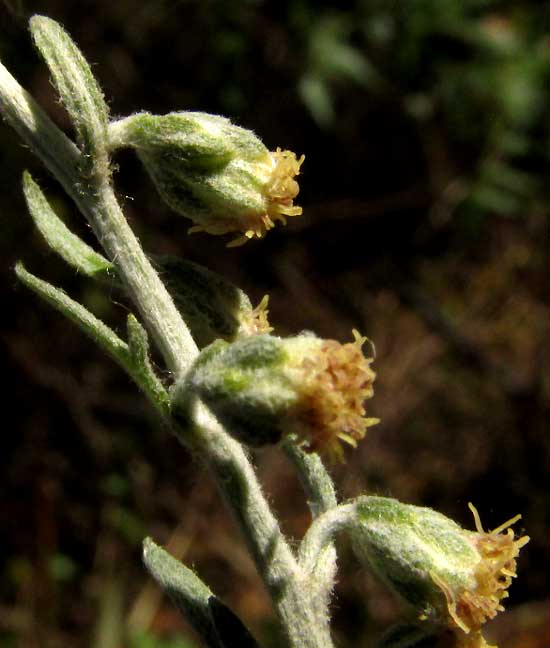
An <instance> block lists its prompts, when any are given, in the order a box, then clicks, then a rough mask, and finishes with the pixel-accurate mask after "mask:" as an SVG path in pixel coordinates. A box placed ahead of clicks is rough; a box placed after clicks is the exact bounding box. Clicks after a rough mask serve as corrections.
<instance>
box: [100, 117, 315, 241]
mask: <svg viewBox="0 0 550 648" xmlns="http://www.w3.org/2000/svg"><path fill="white" fill-rule="evenodd" d="M109 132H110V145H111V147H112V148H113V149H114V148H117V147H125V146H126V147H131V148H133V149H135V151H136V152H137V154H138V156H139V158H140V159H141V161H142V162H143V164H144V166H145V169H146V170H147V172H148V173H149V175H150V176H151V178H152V180H153V182H154V183H155V185H156V187H157V189H158V191H159V193H160V196H161V197H162V199H163V200H164V201H165V202H166V203H167V204H168V205H169V206H170V207H171V208H172V209H174V210H175V211H177V212H179V213H180V214H183V215H184V216H186V217H187V218H189V219H191V220H192V221H193V222H194V225H193V227H191V228H190V229H189V232H208V233H209V234H229V233H237V234H238V235H239V236H238V237H237V238H236V239H234V240H233V241H231V242H230V243H229V246H237V245H242V244H243V243H246V241H249V240H250V239H252V238H262V237H263V236H264V235H265V233H266V232H267V231H269V230H270V229H272V228H273V227H274V226H275V223H276V222H277V221H280V222H282V223H283V224H284V223H286V219H287V217H289V216H299V215H300V214H301V213H302V208H301V207H297V206H296V205H294V204H293V201H294V199H295V198H296V196H297V195H298V191H299V186H298V183H297V182H296V180H295V177H296V176H297V175H298V174H299V173H300V167H301V165H302V163H303V161H304V156H303V155H302V156H301V157H300V158H298V159H297V158H296V155H295V154H294V153H292V152H291V151H282V150H281V149H279V148H278V149H277V150H276V151H274V152H270V151H269V150H268V149H267V148H266V147H265V146H264V144H263V143H262V142H261V140H260V139H259V138H258V137H257V136H256V135H255V134H254V133H253V132H252V131H250V130H247V129H245V128H241V127H239V126H236V125H235V124H232V123H231V122H230V121H229V120H228V119H226V118H225V117H219V116H217V115H209V114H207V113H200V112H176V113H169V114H167V115H151V114H149V113H138V114H136V115H131V116H130V117H126V118H125V119H121V120H119V121H117V122H114V123H112V124H111V126H110V130H109Z"/></svg>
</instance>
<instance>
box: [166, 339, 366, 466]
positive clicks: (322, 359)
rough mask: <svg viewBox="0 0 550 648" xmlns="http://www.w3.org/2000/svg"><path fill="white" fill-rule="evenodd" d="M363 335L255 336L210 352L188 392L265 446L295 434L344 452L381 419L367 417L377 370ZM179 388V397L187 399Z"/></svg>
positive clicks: (334, 453) (247, 439)
mask: <svg viewBox="0 0 550 648" xmlns="http://www.w3.org/2000/svg"><path fill="white" fill-rule="evenodd" d="M363 343H364V338H361V337H360V336H359V335H358V334H356V338H355V341H354V342H352V343H348V344H340V343H339V342H336V341H335V340H323V339H320V338H317V337H315V336H314V335H312V334H302V335H298V336H296V337H293V338H286V339H282V338H279V337H275V336H272V335H256V336H254V337H249V338H245V339H242V340H239V341H237V342H234V343H232V344H229V345H226V344H223V343H219V342H218V343H214V344H213V345H211V346H210V347H208V348H207V349H205V350H204V351H203V353H202V354H201V356H200V357H199V359H198V360H197V362H196V364H195V367H194V368H193V369H192V370H191V374H190V378H188V382H187V384H186V385H182V387H181V389H183V390H185V389H186V388H191V389H192V390H194V391H195V393H196V394H197V395H198V396H199V397H200V398H201V399H202V400H203V401H204V402H205V403H206V404H207V405H208V406H209V407H210V409H211V410H212V411H213V413H214V414H215V415H216V416H217V417H218V418H219V419H220V421H221V422H222V423H223V424H224V425H225V426H226V427H227V429H228V430H229V432H230V433H231V434H233V435H234V436H235V437H236V438H238V439H239V440H240V441H242V442H244V443H246V444H249V445H252V446H261V445H266V444H273V443H277V442H278V441H280V440H281V439H282V438H283V437H286V436H288V435H294V436H295V437H297V438H298V439H299V441H300V442H301V443H302V444H303V446H304V447H305V448H306V449H308V450H316V451H317V450H318V451H320V452H325V453H326V454H328V455H329V456H330V457H332V458H337V459H341V458H342V457H343V452H342V448H341V445H340V442H341V441H344V442H347V443H349V444H350V445H352V446H355V445H356V443H357V441H358V440H359V439H361V438H363V436H364V434H365V431H366V429H367V427H368V426H369V425H372V424H373V423H375V422H377V420H376V419H370V418H366V417H365V409H364V401H365V400H366V399H367V398H370V397H371V396H372V393H373V390H372V383H373V381H374V376H375V374H374V372H373V371H372V370H371V368H370V363H371V361H372V360H371V359H367V358H365V357H364V355H363V353H362V351H361V347H362V345H363ZM179 391H180V389H179V388H178V386H176V389H175V392H174V399H175V400H176V401H177V400H178V398H180V397H182V394H179Z"/></svg>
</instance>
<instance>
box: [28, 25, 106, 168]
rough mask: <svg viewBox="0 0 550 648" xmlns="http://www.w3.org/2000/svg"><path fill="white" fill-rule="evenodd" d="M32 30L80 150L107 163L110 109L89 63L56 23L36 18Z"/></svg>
mask: <svg viewBox="0 0 550 648" xmlns="http://www.w3.org/2000/svg"><path fill="white" fill-rule="evenodd" d="M30 30H31V33H32V36H33V39H34V42H35V44H36V47H37V48H38V50H39V51H40V54H41V55H42V56H43V58H44V60H45V61H46V64H47V65H48V67H49V68H50V72H51V74H52V77H53V80H54V83H55V85H56V87H57V90H58V92H59V95H60V97H61V100H62V101H63V104H64V105H65V107H66V108H67V111H68V113H69V115H70V116H71V119H72V120H73V123H74V126H75V129H76V132H77V135H78V142H79V145H80V147H81V148H82V150H83V152H84V153H85V154H90V155H91V156H92V157H93V158H95V159H94V161H95V162H97V161H98V158H101V159H106V158H104V156H105V155H106V154H105V151H106V144H107V124H108V121H109V117H108V108H107V104H106V103H105V100H104V98H103V93H102V92H101V88H100V87H99V84H98V83H97V81H96V79H95V77H94V75H93V73H92V70H91V68H90V66H89V65H88V63H87V61H86V59H85V58H84V56H83V55H82V53H81V52H80V50H79V49H78V47H77V46H76V45H75V43H74V42H73V40H72V39H71V37H70V36H69V34H67V32H66V31H65V30H64V29H63V28H62V27H61V25H59V24H58V23H57V22H55V20H51V19H50V18H46V17H45V16H33V17H32V18H31V20H30Z"/></svg>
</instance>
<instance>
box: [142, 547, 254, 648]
mask: <svg viewBox="0 0 550 648" xmlns="http://www.w3.org/2000/svg"><path fill="white" fill-rule="evenodd" d="M143 561H144V563H145V566H146V567H147V569H148V570H149V572H150V574H151V575H152V576H153V578H154V579H155V580H156V581H157V583H158V584H159V585H160V586H161V587H162V589H163V590H164V591H165V592H166V593H167V594H168V595H169V596H170V598H171V599H172V600H173V601H174V603H175V605H176V607H177V608H178V609H179V611H180V612H181V613H182V614H183V616H184V617H185V618H186V619H187V621H188V622H189V623H190V624H191V625H192V626H193V628H194V629H195V631H196V632H197V633H198V635H199V636H200V637H201V639H202V640H203V642H204V643H205V645H206V646H207V647H208V648H258V644H257V642H256V640H255V639H254V638H253V637H252V635H251V634H250V632H249V631H248V630H247V629H246V626H245V625H244V624H243V622H242V621H241V620H240V619H239V617H238V616H237V615H236V614H235V613H234V612H233V611H232V610H230V609H229V608H228V607H227V606H226V605H225V604H224V603H222V601H220V600H219V599H218V598H216V596H214V594H213V593H212V592H211V590H210V589H209V588H208V587H207V585H205V584H204V583H203V582H202V580H201V579H200V578H199V577H198V576H197V575H196V574H195V573H194V572H193V571H192V570H191V569H189V568H188V567H186V566H185V565H183V564H182V563H181V562H179V561H178V560H176V559H175V558H173V557H172V556H171V555H170V554H169V553H168V552H167V551H165V550H164V549H162V548H161V547H159V546H158V545H156V544H155V543H154V542H153V541H152V540H151V538H146V539H145V541H144V542H143Z"/></svg>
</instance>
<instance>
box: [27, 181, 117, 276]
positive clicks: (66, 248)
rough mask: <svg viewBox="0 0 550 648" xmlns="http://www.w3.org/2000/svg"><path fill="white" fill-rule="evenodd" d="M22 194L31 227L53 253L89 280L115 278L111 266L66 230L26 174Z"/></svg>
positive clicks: (39, 190)
mask: <svg viewBox="0 0 550 648" xmlns="http://www.w3.org/2000/svg"><path fill="white" fill-rule="evenodd" d="M23 191H24V193H25V199H26V201H27V207H28V208H29V212H30V215H31V216H32V219H33V221H34V224H35V225H36V227H37V228H38V230H39V231H40V233H41V234H42V236H43V237H44V238H45V239H46V242H47V243H48V245H49V246H50V247H51V248H52V250H54V251H55V252H57V254H59V256H61V258H62V259H64V260H65V261H66V262H67V263H68V264H69V265H70V266H72V267H73V268H76V269H77V270H78V271H79V272H81V273H82V274H85V275H86V276H88V277H93V278H105V277H106V276H108V275H109V274H110V273H112V274H113V275H114V272H115V271H114V265H113V264H112V263H111V262H110V261H108V260H107V259H106V258H105V257H104V256H103V255H101V254H99V253H98V252H96V251H95V250H94V249H93V248H91V247H90V246H89V245H88V244H87V243H84V241H82V239H80V238H79V237H78V236H76V234H73V233H72V232H71V231H70V230H69V228H68V227H67V226H66V225H65V223H64V222H63V221H62V220H61V219H60V218H59V217H58V216H57V214H56V213H55V212H54V210H53V209H52V208H51V206H50V204H49V203H48V201H47V200H46V197H45V196H44V194H43V193H42V190H41V189H40V187H39V186H38V185H37V184H36V182H35V181H34V180H33V178H32V177H31V175H30V173H29V172H28V171H25V172H24V173H23Z"/></svg>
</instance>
